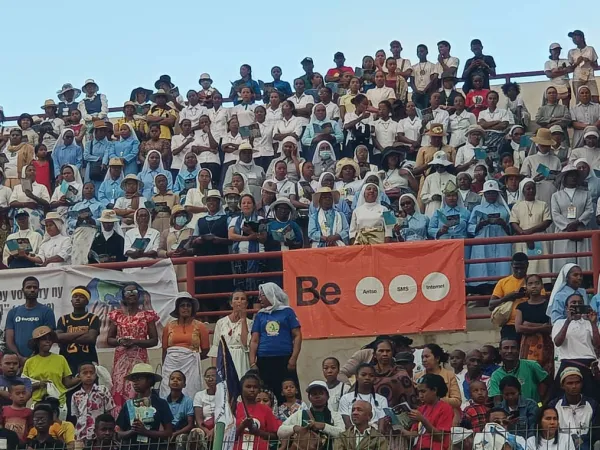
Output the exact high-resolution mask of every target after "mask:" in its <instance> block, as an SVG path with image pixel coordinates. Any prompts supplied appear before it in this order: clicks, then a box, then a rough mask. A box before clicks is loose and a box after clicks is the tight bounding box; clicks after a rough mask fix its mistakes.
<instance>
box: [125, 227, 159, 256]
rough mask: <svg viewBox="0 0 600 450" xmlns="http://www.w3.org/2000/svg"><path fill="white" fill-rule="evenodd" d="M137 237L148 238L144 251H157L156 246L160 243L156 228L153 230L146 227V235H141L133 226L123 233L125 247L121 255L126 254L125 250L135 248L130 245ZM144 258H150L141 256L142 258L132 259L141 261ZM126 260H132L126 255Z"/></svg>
mask: <svg viewBox="0 0 600 450" xmlns="http://www.w3.org/2000/svg"><path fill="white" fill-rule="evenodd" d="M138 238H143V239H150V242H148V245H147V246H146V250H144V253H149V252H152V251H155V252H158V246H159V244H160V232H159V231H158V230H155V229H154V228H148V231H146V235H145V236H142V235H141V234H140V231H139V230H138V228H137V227H134V228H132V229H131V230H129V231H128V232H127V233H125V248H124V249H123V255H126V254H127V252H128V251H130V250H135V249H134V248H133V247H132V245H133V243H134V242H135V240H136V239H138ZM145 259H151V258H146V257H143V258H138V259H133V261H143V260H145ZM127 261H132V258H130V257H128V258H127Z"/></svg>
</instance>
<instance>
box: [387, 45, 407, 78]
mask: <svg viewBox="0 0 600 450" xmlns="http://www.w3.org/2000/svg"><path fill="white" fill-rule="evenodd" d="M390 51H391V52H392V56H393V57H394V58H396V74H398V75H402V76H403V77H404V79H405V80H408V79H409V78H410V75H411V74H412V64H411V63H410V59H408V58H402V57H401V56H400V52H401V51H402V44H401V43H400V41H392V42H390Z"/></svg>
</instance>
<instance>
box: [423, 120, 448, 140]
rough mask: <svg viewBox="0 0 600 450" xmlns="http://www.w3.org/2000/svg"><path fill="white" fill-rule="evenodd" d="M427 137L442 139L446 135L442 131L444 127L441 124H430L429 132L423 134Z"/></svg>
mask: <svg viewBox="0 0 600 450" xmlns="http://www.w3.org/2000/svg"><path fill="white" fill-rule="evenodd" d="M425 134H426V135H427V136H438V137H444V136H446V135H447V133H446V132H445V131H444V125H442V124H441V123H432V124H431V126H430V127H429V131H428V132H427V133H425Z"/></svg>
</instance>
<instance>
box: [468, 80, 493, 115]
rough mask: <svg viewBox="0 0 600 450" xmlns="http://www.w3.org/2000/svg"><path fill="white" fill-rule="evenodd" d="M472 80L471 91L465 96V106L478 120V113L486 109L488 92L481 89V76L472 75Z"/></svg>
mask: <svg viewBox="0 0 600 450" xmlns="http://www.w3.org/2000/svg"><path fill="white" fill-rule="evenodd" d="M472 80H473V89H471V90H470V91H469V93H468V94H467V98H466V99H465V106H466V107H467V110H468V111H469V112H472V113H473V114H475V117H476V118H477V119H479V113H480V112H481V111H485V110H486V109H487V108H488V104H487V95H488V92H490V90H489V89H484V88H483V77H482V76H481V75H477V74H475V75H473V78H472Z"/></svg>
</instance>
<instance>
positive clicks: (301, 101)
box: [288, 93, 315, 137]
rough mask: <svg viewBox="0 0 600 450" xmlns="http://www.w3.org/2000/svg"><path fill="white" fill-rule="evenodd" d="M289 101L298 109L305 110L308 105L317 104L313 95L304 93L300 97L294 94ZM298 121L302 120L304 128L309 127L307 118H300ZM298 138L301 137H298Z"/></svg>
mask: <svg viewBox="0 0 600 450" xmlns="http://www.w3.org/2000/svg"><path fill="white" fill-rule="evenodd" d="M288 100H289V101H290V102H292V103H293V104H294V106H295V107H296V109H303V108H306V107H307V106H308V105H314V104H315V99H314V97H313V96H312V95H307V94H304V93H303V94H302V95H301V96H300V97H298V96H297V95H296V94H294V95H292V96H291V97H288ZM298 119H299V120H300V124H301V125H302V126H303V127H305V126H306V125H308V122H309V120H308V119H307V118H306V117H298ZM298 137H300V135H298Z"/></svg>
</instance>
